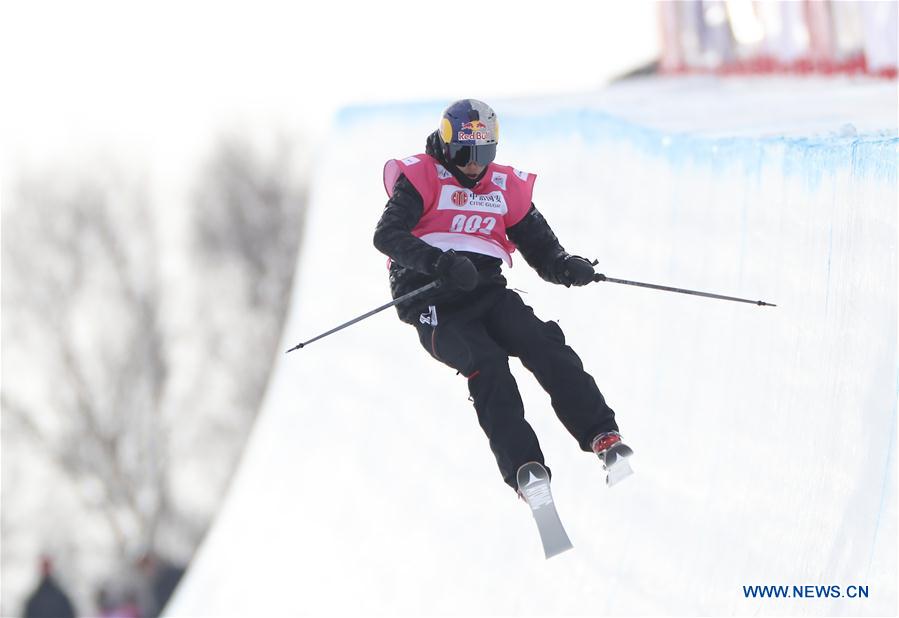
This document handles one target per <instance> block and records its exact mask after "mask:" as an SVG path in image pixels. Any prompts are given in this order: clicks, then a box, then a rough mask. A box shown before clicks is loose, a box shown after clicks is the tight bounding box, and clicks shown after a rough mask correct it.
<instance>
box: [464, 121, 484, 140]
mask: <svg viewBox="0 0 899 618" xmlns="http://www.w3.org/2000/svg"><path fill="white" fill-rule="evenodd" d="M456 139H457V140H458V141H468V140H489V139H490V132H489V130H488V127H487V125H486V124H484V123H483V122H481V121H480V120H472V121H471V122H463V123H462V126H460V127H459V132H458V134H457V136H456Z"/></svg>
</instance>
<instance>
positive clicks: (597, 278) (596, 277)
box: [593, 273, 606, 281]
mask: <svg viewBox="0 0 899 618" xmlns="http://www.w3.org/2000/svg"><path fill="white" fill-rule="evenodd" d="M593 280H594V281H605V280H606V276H605V275H604V274H602V273H596V274H595V275H593Z"/></svg>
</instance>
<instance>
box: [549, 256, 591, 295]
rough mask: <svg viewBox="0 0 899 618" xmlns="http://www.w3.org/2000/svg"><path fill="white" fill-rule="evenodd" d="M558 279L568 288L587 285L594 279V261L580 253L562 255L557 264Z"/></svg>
mask: <svg viewBox="0 0 899 618" xmlns="http://www.w3.org/2000/svg"><path fill="white" fill-rule="evenodd" d="M555 273H556V281H558V282H559V283H561V284H562V285H564V286H565V287H566V288H567V287H571V286H572V285H576V286H580V285H587V284H588V283H591V282H592V281H593V275H595V274H596V271H594V270H593V263H592V262H590V260H588V259H587V258H582V257H581V256H579V255H567V254H566V255H561V256H559V258H558V259H557V260H556V264H555Z"/></svg>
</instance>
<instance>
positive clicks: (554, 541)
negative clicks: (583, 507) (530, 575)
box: [516, 461, 573, 558]
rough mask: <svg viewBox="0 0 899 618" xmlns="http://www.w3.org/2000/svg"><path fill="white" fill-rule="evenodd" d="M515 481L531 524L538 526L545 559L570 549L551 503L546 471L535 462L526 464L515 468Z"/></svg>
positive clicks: (554, 507)
mask: <svg viewBox="0 0 899 618" xmlns="http://www.w3.org/2000/svg"><path fill="white" fill-rule="evenodd" d="M516 480H517V481H518V491H519V493H520V494H521V496H522V497H523V498H524V501H525V502H526V503H527V505H528V506H529V507H531V513H532V514H533V516H534V521H535V522H537V531H538V532H539V533H540V540H541V541H542V542H543V553H544V554H545V555H546V557H547V558H552V557H553V556H555V555H557V554H561V553H562V552H563V551H567V550H569V549H571V548H572V547H573V546H572V544H571V541H570V540H569V539H568V534H567V533H566V532H565V528H564V527H563V526H562V520H561V519H559V513H558V512H557V511H556V505H555V503H554V502H553V496H552V492H551V491H550V488H549V473H548V472H547V471H546V468H544V467H543V466H542V465H540V464H539V463H537V462H536V461H532V462H529V463H526V464H524V465H523V466H521V467H520V468H518V474H517V475H516Z"/></svg>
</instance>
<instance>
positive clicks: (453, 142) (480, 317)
mask: <svg viewBox="0 0 899 618" xmlns="http://www.w3.org/2000/svg"><path fill="white" fill-rule="evenodd" d="M497 129H498V125H497V118H496V114H495V113H494V112H493V110H492V109H491V108H490V107H489V106H488V105H487V104H485V103H483V102H481V101H477V100H475V99H463V100H460V101H456V102H454V103H452V104H451V105H450V106H449V107H448V108H447V109H446V111H444V113H443V117H442V119H441V123H440V128H439V129H438V130H437V131H434V132H433V133H431V134H430V135H429V136H428V137H427V140H426V145H425V152H424V154H417V155H415V156H411V157H407V158H405V159H401V160H390V161H388V162H387V164H386V165H385V167H384V187H385V189H386V190H387V194H388V196H389V200H388V202H387V205H386V206H385V208H384V211H383V214H382V215H381V219H380V221H379V222H378V225H377V229H376V231H375V234H374V244H375V247H376V248H377V249H378V250H379V251H381V252H382V253H384V254H386V255H387V256H388V257H389V258H390V261H389V274H390V286H391V293H392V294H393V297H394V298H398V297H399V296H401V295H403V294H406V293H407V292H410V291H412V290H415V289H416V288H419V287H421V286H423V285H426V284H428V283H429V282H431V281H433V280H435V279H437V280H439V281H440V285H439V286H438V287H437V288H436V289H434V290H431V291H430V292H429V293H427V294H422V295H421V296H418V297H416V298H413V299H412V300H409V301H406V302H403V303H400V304H399V305H397V312H398V313H399V317H400V319H401V320H403V321H404V322H407V323H409V324H412V325H414V326H415V327H416V329H417V330H418V336H419V339H420V341H421V344H422V345H423V346H424V348H425V349H426V350H427V351H428V352H429V353H430V354H431V356H433V357H434V358H435V359H437V360H438V361H440V362H442V363H444V364H446V365H449V366H450V367H452V368H453V369H455V370H456V371H457V372H458V373H460V374H461V375H462V376H464V377H465V379H466V380H467V381H468V390H469V393H470V395H471V399H472V401H473V402H474V408H475V410H476V412H477V416H478V421H479V423H480V425H481V428H482V429H483V430H484V432H485V433H486V434H487V438H488V440H489V442H490V448H491V449H492V451H493V454H494V456H495V457H496V462H497V464H498V466H499V470H500V473H501V474H502V477H503V480H504V481H505V482H506V483H507V484H508V485H509V486H510V487H512V488H513V489H515V490H516V491H518V490H519V487H518V483H517V481H516V472H517V471H518V469H519V468H520V467H522V466H523V465H524V464H527V463H528V462H538V463H540V464H541V465H543V464H544V459H543V453H542V452H541V450H540V445H539V443H538V441H537V436H536V435H535V434H534V431H533V429H532V428H531V426H530V425H529V424H528V423H527V421H526V420H525V418H524V406H523V404H522V400H521V396H520V395H519V392H518V386H517V384H516V382H515V379H514V377H513V376H512V374H511V372H510V371H509V357H510V356H515V357H518V358H519V359H520V361H521V363H522V364H523V365H524V366H525V367H526V368H527V369H528V370H530V371H531V372H532V373H533V374H534V375H535V377H536V378H537V381H538V382H539V383H540V385H541V386H542V387H543V389H544V390H545V391H546V392H547V393H548V394H549V395H550V397H551V402H552V406H553V409H554V410H555V412H556V415H557V416H558V417H559V420H560V421H561V422H562V423H563V425H564V426H565V428H566V429H567V430H568V431H569V432H570V433H571V435H572V436H574V438H575V439H576V440H577V442H578V444H579V445H580V448H581V449H582V450H584V451H586V452H591V451H592V452H594V453H596V454H597V456H599V458H600V460H602V461H603V462H604V463H605V457H606V455H607V453H609V452H610V451H609V449H610V447H613V445H620V446H619V447H616V450H617V449H620V451H619V453H620V454H621V456H626V455H627V454H630V449H627V448H626V447H624V445H623V444H622V443H621V436H620V434H619V433H618V425H617V423H616V422H615V413H614V412H613V411H612V409H611V408H610V407H609V406H608V405H607V404H606V401H605V399H604V398H603V396H602V394H601V393H600V391H599V388H597V386H596V382H595V381H594V380H593V378H592V377H591V376H590V374H588V373H587V372H586V371H584V367H583V364H582V363H581V359H580V358H579V357H578V356H577V354H575V352H574V350H572V349H571V348H570V347H569V346H567V345H566V344H565V336H564V334H563V333H562V329H561V328H560V327H559V325H558V324H557V323H556V322H552V321H549V322H544V321H542V320H540V319H539V318H538V317H537V316H536V315H534V311H533V309H531V307H529V306H527V305H525V304H524V302H522V300H521V297H520V296H519V295H518V294H517V293H515V292H514V291H512V290H510V289H508V288H507V287H506V279H505V277H503V275H502V272H501V269H502V264H503V262H505V263H506V264H507V265H509V266H511V262H512V260H511V253H512V252H513V251H515V249H516V248H517V249H519V250H520V251H521V253H522V255H523V256H524V259H525V261H527V263H528V264H529V265H530V266H531V267H533V268H534V269H535V270H536V271H537V273H538V274H539V275H540V276H541V277H542V278H543V279H545V280H546V281H549V282H551V283H557V284H560V285H564V286H566V287H570V286H572V285H574V286H583V285H587V284H588V283H590V282H592V281H593V277H594V269H593V264H592V263H591V262H590V261H589V260H587V259H585V258H583V257H579V256H576V255H570V254H569V253H567V252H566V251H565V250H564V249H563V248H562V246H561V245H560V244H559V241H558V239H557V238H556V235H555V234H554V233H553V231H552V229H550V227H549V224H548V223H547V222H546V219H544V217H543V215H542V214H541V213H540V211H539V210H537V208H536V207H535V206H534V204H533V203H532V202H531V193H532V191H533V186H534V180H535V177H534V175H533V174H529V173H526V172H522V171H519V170H516V169H514V168H512V167H507V166H504V165H497V164H496V163H494V162H493V160H494V157H495V156H496V148H497V143H498V139H497V138H498V131H497Z"/></svg>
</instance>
